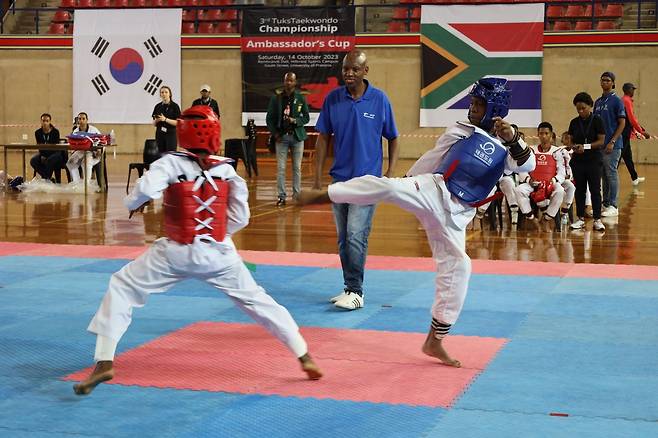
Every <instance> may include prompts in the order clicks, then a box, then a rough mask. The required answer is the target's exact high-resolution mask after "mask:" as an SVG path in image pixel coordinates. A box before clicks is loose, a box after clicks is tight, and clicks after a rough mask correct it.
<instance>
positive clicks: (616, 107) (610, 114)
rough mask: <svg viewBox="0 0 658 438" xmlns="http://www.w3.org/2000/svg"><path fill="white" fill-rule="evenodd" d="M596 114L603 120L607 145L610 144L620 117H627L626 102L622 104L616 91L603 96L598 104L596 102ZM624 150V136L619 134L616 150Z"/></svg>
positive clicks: (597, 100) (597, 101)
mask: <svg viewBox="0 0 658 438" xmlns="http://www.w3.org/2000/svg"><path fill="white" fill-rule="evenodd" d="M594 114H596V115H598V116H599V117H601V118H602V119H603V125H604V127H605V144H608V143H610V139H611V138H612V134H614V133H615V131H616V130H617V127H618V126H619V121H618V120H617V119H619V118H620V117H621V118H625V117H626V109H625V108H624V102H622V100H621V99H620V98H619V96H617V95H616V94H615V92H614V91H613V92H610V93H608V94H604V95H603V96H601V97H599V98H598V99H596V102H594ZM604 147H605V145H604ZM623 148H624V140H623V139H622V135H621V134H619V138H618V139H617V141H616V142H615V149H623Z"/></svg>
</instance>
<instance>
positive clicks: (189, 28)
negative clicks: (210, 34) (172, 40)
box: [181, 21, 195, 33]
mask: <svg viewBox="0 0 658 438" xmlns="http://www.w3.org/2000/svg"><path fill="white" fill-rule="evenodd" d="M181 33H195V32H194V23H192V22H190V21H184V22H183V25H182V27H181Z"/></svg>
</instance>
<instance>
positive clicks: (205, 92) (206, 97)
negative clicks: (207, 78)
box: [192, 84, 219, 118]
mask: <svg viewBox="0 0 658 438" xmlns="http://www.w3.org/2000/svg"><path fill="white" fill-rule="evenodd" d="M211 92H212V89H211V88H210V85H208V84H203V85H202V86H201V88H200V89H199V93H201V97H200V98H199V99H196V100H195V101H194V102H192V106H197V105H205V106H209V107H210V108H212V110H213V112H214V113H215V115H216V116H217V118H219V105H218V104H217V101H216V100H215V99H213V98H212V97H210V93H211Z"/></svg>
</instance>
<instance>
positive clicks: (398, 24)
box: [386, 21, 406, 33]
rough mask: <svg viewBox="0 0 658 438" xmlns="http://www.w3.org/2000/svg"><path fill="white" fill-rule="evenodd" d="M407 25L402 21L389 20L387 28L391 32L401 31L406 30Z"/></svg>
mask: <svg viewBox="0 0 658 438" xmlns="http://www.w3.org/2000/svg"><path fill="white" fill-rule="evenodd" d="M405 31H406V29H405V26H404V23H403V22H402V21H389V22H388V27H387V28H386V32H391V33H400V32H405Z"/></svg>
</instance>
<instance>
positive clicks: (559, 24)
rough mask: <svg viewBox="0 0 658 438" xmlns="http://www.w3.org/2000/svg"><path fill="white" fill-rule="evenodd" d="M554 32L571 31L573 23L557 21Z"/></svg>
mask: <svg viewBox="0 0 658 438" xmlns="http://www.w3.org/2000/svg"><path fill="white" fill-rule="evenodd" d="M553 30H555V31H558V30H571V23H570V22H568V21H556V22H555V25H554V26H553Z"/></svg>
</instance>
